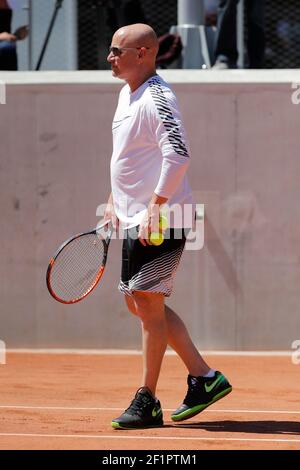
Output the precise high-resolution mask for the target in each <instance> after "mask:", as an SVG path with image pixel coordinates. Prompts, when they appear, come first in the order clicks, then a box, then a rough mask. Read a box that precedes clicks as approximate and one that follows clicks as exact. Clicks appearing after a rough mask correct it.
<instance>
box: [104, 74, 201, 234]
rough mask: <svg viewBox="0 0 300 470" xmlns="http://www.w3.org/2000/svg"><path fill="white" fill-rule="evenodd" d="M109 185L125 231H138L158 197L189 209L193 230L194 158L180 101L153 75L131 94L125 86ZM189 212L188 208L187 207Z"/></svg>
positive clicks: (187, 223) (179, 223)
mask: <svg viewBox="0 0 300 470" xmlns="http://www.w3.org/2000/svg"><path fill="white" fill-rule="evenodd" d="M112 131H113V154H112V159H111V185H112V195H113V201H114V207H115V211H116V214H117V216H118V218H119V219H120V221H121V222H122V223H123V224H124V226H125V227H131V226H135V225H138V224H139V223H140V222H141V220H142V218H143V216H144V214H145V210H147V207H148V204H149V202H150V199H151V197H152V195H153V193H154V192H155V193H156V194H157V195H158V196H162V197H166V198H168V203H167V204H168V205H169V206H170V207H171V209H172V207H173V205H174V204H176V205H179V207H180V209H181V210H183V208H184V207H185V206H186V207H185V216H184V220H182V218H181V220H180V217H179V218H178V217H177V216H176V217H175V219H176V220H172V218H171V219H170V226H172V227H191V226H192V224H193V215H194V213H193V209H192V207H193V205H192V191H191V188H190V186H189V183H188V179H187V176H186V170H187V168H188V166H189V162H190V155H189V149H188V144H187V139H186V135H185V130H184V128H183V125H182V120H181V115H180V112H179V109H178V104H177V100H176V97H175V95H174V93H173V92H172V90H171V89H170V87H169V85H168V84H167V83H166V82H164V80H163V79H162V78H161V77H159V76H158V75H155V76H153V77H151V78H150V79H148V80H147V81H146V82H145V83H143V84H142V85H141V86H140V87H139V88H138V89H137V90H135V91H134V92H133V93H132V92H131V91H130V88H129V86H128V85H125V86H124V87H123V88H122V90H121V92H120V96H119V102H118V107H117V110H116V113H115V116H114V119H113V126H112ZM188 206H189V207H188Z"/></svg>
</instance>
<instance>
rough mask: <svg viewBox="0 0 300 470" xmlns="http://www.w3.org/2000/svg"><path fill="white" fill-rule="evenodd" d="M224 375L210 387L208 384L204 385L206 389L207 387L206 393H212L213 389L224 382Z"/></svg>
mask: <svg viewBox="0 0 300 470" xmlns="http://www.w3.org/2000/svg"><path fill="white" fill-rule="evenodd" d="M223 378H224V377H223V375H219V377H218V378H217V379H216V380H215V381H214V382H213V383H212V384H210V385H208V384H206V383H205V384H204V387H205V390H206V392H211V391H212V389H213V388H215V386H216V385H217V384H218V383H219V382H223Z"/></svg>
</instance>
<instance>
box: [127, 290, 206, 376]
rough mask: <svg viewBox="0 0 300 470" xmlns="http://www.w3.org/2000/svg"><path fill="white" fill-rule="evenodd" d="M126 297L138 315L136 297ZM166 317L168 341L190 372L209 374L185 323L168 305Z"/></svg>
mask: <svg viewBox="0 0 300 470" xmlns="http://www.w3.org/2000/svg"><path fill="white" fill-rule="evenodd" d="M136 294H137V292H136ZM125 299H126V303H127V306H128V308H129V310H130V311H131V313H133V314H134V315H137V311H136V303H135V300H134V298H133V297H129V296H126V297H125ZM165 318H166V324H167V342H168V344H169V346H170V347H171V348H172V349H174V351H175V352H176V353H177V354H178V356H179V357H180V358H181V359H182V361H183V362H184V364H185V365H186V367H187V369H188V371H189V374H191V375H194V376H196V377H197V376H199V375H205V374H207V373H208V371H209V370H210V367H209V366H208V365H207V364H206V362H205V361H204V359H203V358H202V356H201V354H200V353H199V352H198V350H197V348H196V347H195V345H194V343H193V341H192V339H191V337H190V335H189V333H188V331H187V329H186V326H185V324H184V323H183V321H182V320H181V319H180V317H179V316H178V315H177V314H176V313H175V312H174V311H173V310H172V309H171V308H170V307H168V306H166V305H165Z"/></svg>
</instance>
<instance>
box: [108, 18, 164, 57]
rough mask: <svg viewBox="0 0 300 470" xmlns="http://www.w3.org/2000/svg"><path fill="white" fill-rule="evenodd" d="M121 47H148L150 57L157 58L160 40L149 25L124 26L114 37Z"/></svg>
mask: <svg viewBox="0 0 300 470" xmlns="http://www.w3.org/2000/svg"><path fill="white" fill-rule="evenodd" d="M113 40H116V41H117V42H118V43H119V44H120V47H125V46H126V47H147V48H149V53H148V56H149V57H152V58H153V57H154V58H155V57H156V55H157V52H158V39H157V36H156V34H155V31H154V30H153V29H152V28H151V26H149V25H147V24H142V23H137V24H131V25H128V26H123V27H122V28H120V29H118V30H117V31H116V32H115V34H114V37H113Z"/></svg>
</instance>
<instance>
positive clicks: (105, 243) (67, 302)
mask: <svg viewBox="0 0 300 470" xmlns="http://www.w3.org/2000/svg"><path fill="white" fill-rule="evenodd" d="M106 225H107V226H110V228H109V230H108V233H107V236H106V238H105V239H103V238H102V239H101V241H102V243H103V263H102V266H101V268H100V270H99V272H98V274H97V276H96V278H95V280H94V282H93V284H92V285H91V286H90V287H89V288H88V289H87V291H86V292H85V293H84V294H83V295H81V296H80V297H77V298H76V299H72V300H64V299H61V298H60V297H58V296H57V295H56V294H55V292H54V291H53V289H52V287H51V282H50V277H51V271H52V268H53V266H54V263H55V261H56V259H57V258H58V256H59V255H60V253H61V252H62V251H63V250H64V248H65V247H66V246H67V245H69V244H70V243H71V242H73V241H74V240H76V239H77V238H80V237H83V236H85V235H92V234H95V235H97V234H98V233H99V232H100V230H101V229H102V228H104V227H105V226H106ZM111 235H112V228H111V223H110V222H105V223H104V224H102V225H100V226H97V227H96V228H94V229H93V230H89V231H88V232H82V233H78V234H77V235H73V236H72V237H71V238H69V239H68V240H66V241H65V242H64V243H62V245H60V247H59V248H58V249H57V250H56V252H55V253H54V255H53V256H52V258H51V259H50V261H49V265H48V268H47V273H46V283H47V288H48V291H49V293H50V294H51V295H52V297H53V298H54V299H55V300H57V302H60V303H62V304H65V305H72V304H76V303H77V302H80V301H81V300H83V299H84V298H85V297H87V296H88V295H89V294H90V293H91V292H92V291H93V290H94V289H95V287H96V286H97V284H98V282H99V281H100V279H101V277H102V274H103V273H104V269H105V265H106V260H107V252H108V247H109V243H110V239H111Z"/></svg>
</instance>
